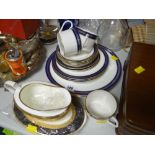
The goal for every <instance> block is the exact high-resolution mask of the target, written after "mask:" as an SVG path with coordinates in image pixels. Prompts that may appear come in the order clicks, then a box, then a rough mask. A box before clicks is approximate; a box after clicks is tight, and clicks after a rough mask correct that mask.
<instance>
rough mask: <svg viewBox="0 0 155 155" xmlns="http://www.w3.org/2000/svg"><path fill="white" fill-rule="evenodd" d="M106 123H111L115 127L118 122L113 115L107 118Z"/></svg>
mask: <svg viewBox="0 0 155 155" xmlns="http://www.w3.org/2000/svg"><path fill="white" fill-rule="evenodd" d="M108 123H109V124H110V125H112V126H113V127H115V128H117V127H118V125H119V123H118V120H117V119H116V118H115V117H111V118H109V119H108Z"/></svg>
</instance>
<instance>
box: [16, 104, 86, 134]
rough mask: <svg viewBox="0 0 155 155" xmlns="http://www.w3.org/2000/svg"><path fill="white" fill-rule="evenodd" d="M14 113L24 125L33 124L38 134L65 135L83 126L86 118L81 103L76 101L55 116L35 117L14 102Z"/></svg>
mask: <svg viewBox="0 0 155 155" xmlns="http://www.w3.org/2000/svg"><path fill="white" fill-rule="evenodd" d="M14 113H15V115H16V117H17V118H18V120H19V121H20V122H21V123H22V124H23V125H24V126H25V127H27V126H28V125H32V126H35V127H37V133H38V134H47V135H66V134H72V133H74V132H77V131H79V130H80V129H81V128H82V127H83V126H84V124H85V122H86V118H87V117H86V114H85V112H84V109H83V107H82V105H81V104H80V103H78V102H76V101H75V102H73V103H72V104H71V105H70V106H69V107H68V108H67V110H66V111H65V112H63V113H61V114H60V115H57V116H56V117H47V118H44V117H42V118H41V117H37V116H34V115H31V114H29V113H26V112H25V111H23V110H21V109H20V108H18V107H17V106H16V104H15V106H14Z"/></svg>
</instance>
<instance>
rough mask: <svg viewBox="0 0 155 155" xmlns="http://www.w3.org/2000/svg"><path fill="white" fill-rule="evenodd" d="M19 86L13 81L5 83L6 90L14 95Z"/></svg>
mask: <svg viewBox="0 0 155 155" xmlns="http://www.w3.org/2000/svg"><path fill="white" fill-rule="evenodd" d="M18 87H19V86H18V85H17V83H16V82H13V81H6V82H5V83H4V88H5V89H6V90H8V91H9V92H11V93H12V94H14V92H15V90H16V89H17V88H18Z"/></svg>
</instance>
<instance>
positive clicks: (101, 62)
mask: <svg viewBox="0 0 155 155" xmlns="http://www.w3.org/2000/svg"><path fill="white" fill-rule="evenodd" d="M112 56H114V57H117V56H116V55H115V53H114V52H112V51H111V50H109V49H108V48H106V47H104V46H101V45H96V44H95V45H94V48H93V50H92V51H91V52H90V53H89V54H86V53H85V54H80V55H75V56H72V57H64V56H62V55H61V51H60V50H59V47H57V49H56V51H55V52H53V53H52V54H51V55H50V57H49V58H48V60H47V63H46V74H47V77H48V79H49V80H50V81H51V82H52V83H53V84H56V85H60V86H63V87H65V88H67V89H68V90H69V91H71V92H73V93H75V94H79V95H87V94H88V93H89V92H91V91H93V90H96V89H104V90H109V89H111V88H112V87H113V86H114V85H115V84H116V83H117V82H118V80H119V79H120V76H121V72H122V67H121V63H120V60H119V59H118V58H117V60H114V59H112Z"/></svg>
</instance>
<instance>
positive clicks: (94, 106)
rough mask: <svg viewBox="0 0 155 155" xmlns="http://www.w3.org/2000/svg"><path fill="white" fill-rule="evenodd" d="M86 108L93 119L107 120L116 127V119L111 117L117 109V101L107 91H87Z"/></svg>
mask: <svg viewBox="0 0 155 155" xmlns="http://www.w3.org/2000/svg"><path fill="white" fill-rule="evenodd" d="M86 109H87V111H88V113H89V114H90V115H91V116H92V117H94V118H95V119H98V120H108V121H109V122H110V123H111V124H113V125H114V126H116V127H118V121H117V120H116V119H114V117H113V118H112V116H113V115H114V114H115V112H116V109H117V102H116V100H115V98H114V97H113V96H112V95H111V94H110V93H109V92H107V91H105V90H95V91H93V92H91V93H89V94H88V96H87V98H86ZM111 118H112V120H111ZM113 120H114V121H115V122H113Z"/></svg>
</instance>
